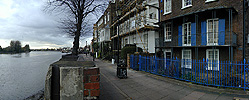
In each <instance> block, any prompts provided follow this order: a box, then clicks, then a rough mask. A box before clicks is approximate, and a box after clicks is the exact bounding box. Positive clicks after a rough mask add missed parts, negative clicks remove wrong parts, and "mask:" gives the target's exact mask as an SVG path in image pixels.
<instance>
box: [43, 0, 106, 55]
mask: <svg viewBox="0 0 249 100" xmlns="http://www.w3.org/2000/svg"><path fill="white" fill-rule="evenodd" d="M107 2H108V0H48V6H47V9H49V8H50V9H49V11H54V12H62V13H64V14H65V13H66V14H69V15H70V16H68V18H67V19H66V20H64V21H63V22H62V24H64V26H62V29H65V30H66V31H65V32H66V33H69V34H71V36H74V42H73V51H72V54H73V55H78V49H79V40H80V36H81V33H82V32H83V33H86V32H87V31H88V30H87V29H92V28H88V27H87V26H89V25H88V24H87V21H86V18H87V16H88V15H89V14H94V12H95V11H98V10H103V9H104V8H106V7H105V6H106V5H107Z"/></svg>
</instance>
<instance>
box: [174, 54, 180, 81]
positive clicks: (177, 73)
mask: <svg viewBox="0 0 249 100" xmlns="http://www.w3.org/2000/svg"><path fill="white" fill-rule="evenodd" d="M175 62H176V71H177V72H176V76H177V78H178V79H179V77H180V75H179V74H180V72H179V62H178V61H177V57H176V60H175Z"/></svg>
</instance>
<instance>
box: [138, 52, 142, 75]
mask: <svg viewBox="0 0 249 100" xmlns="http://www.w3.org/2000/svg"><path fill="white" fill-rule="evenodd" d="M138 64H139V69H138V70H139V71H141V67H142V66H141V65H142V56H141V55H139V61H138Z"/></svg>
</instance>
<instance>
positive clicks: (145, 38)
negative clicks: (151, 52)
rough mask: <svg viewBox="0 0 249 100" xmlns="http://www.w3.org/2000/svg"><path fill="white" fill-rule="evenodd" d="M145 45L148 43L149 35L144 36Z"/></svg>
mask: <svg viewBox="0 0 249 100" xmlns="http://www.w3.org/2000/svg"><path fill="white" fill-rule="evenodd" d="M144 43H145V44H146V43H148V34H144Z"/></svg>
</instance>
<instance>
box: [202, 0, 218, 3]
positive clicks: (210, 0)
mask: <svg viewBox="0 0 249 100" xmlns="http://www.w3.org/2000/svg"><path fill="white" fill-rule="evenodd" d="M213 1H217V0H206V1H205V3H208V2H213Z"/></svg>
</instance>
